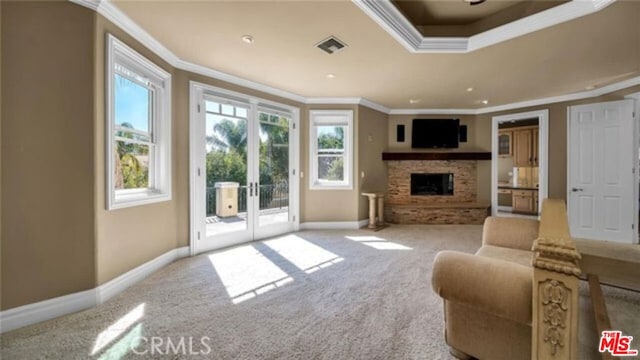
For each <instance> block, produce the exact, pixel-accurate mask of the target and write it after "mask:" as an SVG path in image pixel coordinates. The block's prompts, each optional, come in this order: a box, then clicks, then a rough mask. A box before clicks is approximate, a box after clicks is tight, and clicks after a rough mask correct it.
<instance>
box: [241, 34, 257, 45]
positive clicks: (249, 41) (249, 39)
mask: <svg viewBox="0 0 640 360" xmlns="http://www.w3.org/2000/svg"><path fill="white" fill-rule="evenodd" d="M242 41H244V42H246V43H247V44H253V42H254V41H255V39H254V38H253V36H251V35H243V36H242Z"/></svg>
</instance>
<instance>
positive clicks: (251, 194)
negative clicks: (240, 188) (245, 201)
mask: <svg viewBox="0 0 640 360" xmlns="http://www.w3.org/2000/svg"><path fill="white" fill-rule="evenodd" d="M251 196H253V183H251V182H250V183H249V197H251Z"/></svg>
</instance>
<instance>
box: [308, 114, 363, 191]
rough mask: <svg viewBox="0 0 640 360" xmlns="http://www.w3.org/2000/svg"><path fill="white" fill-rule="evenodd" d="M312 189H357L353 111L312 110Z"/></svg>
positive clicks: (310, 152) (310, 135) (310, 134)
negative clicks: (354, 180) (354, 187)
mask: <svg viewBox="0 0 640 360" xmlns="http://www.w3.org/2000/svg"><path fill="white" fill-rule="evenodd" d="M309 117H310V119H311V120H310V124H311V125H310V127H309V129H310V133H309V139H310V141H309V143H310V151H309V154H310V159H309V160H310V161H309V164H310V166H311V169H310V171H309V173H310V175H311V176H310V177H309V178H310V180H309V181H310V184H309V185H310V188H311V189H352V188H353V152H352V148H353V144H352V139H353V136H352V133H353V111H351V110H312V111H310V116H309Z"/></svg>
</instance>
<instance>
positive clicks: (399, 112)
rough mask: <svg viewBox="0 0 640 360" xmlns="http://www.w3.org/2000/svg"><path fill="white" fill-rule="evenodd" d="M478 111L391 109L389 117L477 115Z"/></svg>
mask: <svg viewBox="0 0 640 360" xmlns="http://www.w3.org/2000/svg"><path fill="white" fill-rule="evenodd" d="M477 113H478V110H476V109H391V110H390V111H389V115H476V114H477Z"/></svg>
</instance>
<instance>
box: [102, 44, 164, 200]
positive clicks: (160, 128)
mask: <svg viewBox="0 0 640 360" xmlns="http://www.w3.org/2000/svg"><path fill="white" fill-rule="evenodd" d="M105 57H106V59H105V64H106V69H105V77H106V78H105V84H106V90H105V97H106V100H105V103H106V106H105V110H106V111H105V129H106V131H105V154H104V156H105V167H106V171H105V184H106V191H105V197H106V201H105V204H106V208H107V210H115V209H121V208H125V207H130V206H138V205H146V204H151V203H156V202H162V201H169V200H171V198H172V196H171V194H172V186H171V179H172V163H171V148H172V143H171V128H172V124H173V116H172V113H171V102H172V96H171V74H169V73H168V72H166V71H165V70H164V69H162V68H161V67H159V66H158V65H156V64H154V63H153V62H152V61H150V60H149V59H147V58H145V57H144V56H142V55H140V54H139V53H138V52H136V51H135V50H133V49H132V48H130V47H129V46H127V45H126V44H125V43H123V42H122V41H120V40H118V39H117V38H116V37H115V36H113V35H111V34H107V35H106V49H105ZM116 65H118V66H122V67H123V68H126V69H127V70H129V71H132V72H136V73H138V74H139V75H140V76H144V77H146V78H148V81H149V82H150V83H152V84H153V85H154V86H153V88H154V90H153V92H154V99H153V101H152V105H153V109H152V110H151V112H152V114H153V115H152V120H153V123H152V124H150V131H152V132H153V133H154V139H153V142H152V145H153V146H151V145H150V146H149V155H150V156H149V158H150V159H153V160H152V164H151V163H150V166H149V186H150V189H148V190H147V191H144V190H142V189H138V190H142V191H126V190H125V191H122V190H116V189H115V184H114V180H113V174H114V172H115V169H114V159H113V154H114V143H115V141H116V140H117V139H116V136H115V134H114V133H115V131H116V125H115V118H114V116H115V112H114V107H115V105H114V104H115V99H114V84H113V81H114V80H113V79H114V75H115V67H116ZM152 152H153V153H152Z"/></svg>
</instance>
